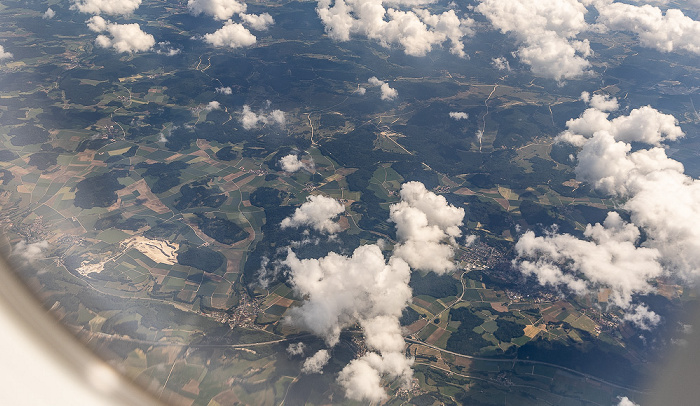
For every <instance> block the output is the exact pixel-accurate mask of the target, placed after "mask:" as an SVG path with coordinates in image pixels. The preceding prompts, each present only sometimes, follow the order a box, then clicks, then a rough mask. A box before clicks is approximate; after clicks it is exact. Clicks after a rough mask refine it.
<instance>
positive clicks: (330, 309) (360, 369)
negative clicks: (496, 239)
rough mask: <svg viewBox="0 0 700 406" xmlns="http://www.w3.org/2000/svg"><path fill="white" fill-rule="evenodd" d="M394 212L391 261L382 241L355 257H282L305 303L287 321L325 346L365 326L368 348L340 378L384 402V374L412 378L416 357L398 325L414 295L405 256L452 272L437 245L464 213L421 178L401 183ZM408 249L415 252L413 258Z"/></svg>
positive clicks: (351, 390)
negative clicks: (346, 331)
mask: <svg viewBox="0 0 700 406" xmlns="http://www.w3.org/2000/svg"><path fill="white" fill-rule="evenodd" d="M390 213H391V220H392V221H393V222H394V223H396V228H397V233H396V234H397V237H398V238H399V244H397V245H396V246H395V247H394V252H393V255H392V256H391V257H390V258H389V260H388V261H387V260H386V258H385V257H384V254H383V252H382V248H381V247H380V245H379V244H368V245H363V246H360V247H359V248H357V249H356V250H355V251H354V252H353V253H352V255H351V256H344V255H340V254H337V253H335V252H331V253H330V254H328V255H327V256H326V257H323V258H319V259H299V258H298V257H297V256H296V255H295V253H294V252H293V251H292V249H291V248H289V249H288V253H287V258H286V259H285V260H284V261H282V264H283V265H285V266H287V267H288V268H289V276H290V279H289V282H290V284H291V285H292V288H293V289H294V291H295V292H296V293H297V294H298V295H299V296H300V297H303V298H304V301H303V303H302V305H301V306H299V307H295V308H291V309H290V310H289V311H288V313H289V315H288V316H287V318H286V320H287V321H288V322H289V323H292V324H294V325H296V326H298V327H301V328H304V329H306V330H308V331H310V332H312V333H314V334H315V335H317V336H319V337H322V338H323V339H324V340H325V342H326V344H327V345H328V346H334V345H335V344H337V343H338V341H339V338H340V332H341V331H342V330H343V329H344V328H347V327H350V326H353V325H356V324H359V325H360V327H361V328H362V332H363V334H364V337H365V343H366V345H367V348H368V349H369V351H368V352H367V353H365V355H363V356H362V357H360V358H358V359H355V360H353V361H351V362H350V363H349V364H348V365H346V366H345V367H344V368H343V370H342V371H341V372H340V374H339V376H338V382H339V383H340V384H341V385H342V386H343V387H344V388H345V393H346V396H347V397H349V398H351V399H356V400H366V401H370V402H378V401H381V400H383V399H386V396H387V395H386V392H385V390H384V388H383V387H382V385H381V380H382V377H383V376H385V375H386V376H389V377H392V378H401V380H402V382H403V383H404V384H405V385H408V383H409V382H410V380H411V377H412V370H411V365H412V364H413V360H412V359H410V358H406V357H405V355H404V352H403V350H404V347H405V342H404V340H403V335H402V331H401V326H400V323H399V318H400V317H401V313H402V311H403V309H404V308H405V307H406V306H407V305H408V303H409V301H410V299H411V288H410V287H409V286H408V282H409V280H410V274H411V268H410V267H409V264H408V263H407V261H406V260H404V257H407V258H408V260H410V261H411V262H414V263H415V264H416V266H417V267H419V268H422V269H431V268H435V269H437V270H438V271H443V272H444V271H445V270H447V269H453V265H449V264H446V263H445V261H449V260H450V259H451V258H452V255H453V252H452V248H451V247H447V249H446V250H442V249H440V247H439V246H438V245H445V246H446V245H447V244H448V243H450V240H452V239H454V238H455V237H457V236H459V235H460V231H459V225H461V223H462V218H463V216H464V210H462V209H457V208H455V207H452V206H449V205H448V204H447V201H446V200H445V199H444V197H442V196H438V195H435V194H434V193H432V192H429V191H427V190H426V189H425V186H423V184H421V183H419V182H409V183H405V184H404V185H403V186H402V188H401V202H399V203H396V204H394V205H392V206H391V207H390ZM419 245H427V246H428V247H427V248H425V247H422V246H419ZM402 247H403V248H402ZM406 247H414V249H416V250H418V254H416V253H410V255H409V253H408V252H407V251H408V249H407V248H406ZM417 255H425V256H427V257H426V258H422V259H421V258H417Z"/></svg>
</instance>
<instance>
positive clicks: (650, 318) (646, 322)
mask: <svg viewBox="0 0 700 406" xmlns="http://www.w3.org/2000/svg"><path fill="white" fill-rule="evenodd" d="M624 319H625V320H627V321H629V322H630V323H632V324H635V325H637V326H638V327H639V328H641V329H642V330H651V328H652V327H655V326H656V325H657V324H659V322H660V321H661V317H659V315H658V314H656V313H654V312H653V311H651V310H649V308H648V307H647V306H645V305H643V304H640V305H637V306H635V307H633V308H632V309H631V310H630V311H628V312H627V313H626V314H625V317H624Z"/></svg>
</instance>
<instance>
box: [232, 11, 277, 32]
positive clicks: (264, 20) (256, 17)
mask: <svg viewBox="0 0 700 406" xmlns="http://www.w3.org/2000/svg"><path fill="white" fill-rule="evenodd" d="M240 17H241V20H242V21H243V22H244V23H245V24H248V25H249V26H250V28H252V29H254V30H258V31H266V30H267V29H268V28H270V26H271V25H272V24H274V23H275V20H274V19H272V16H271V15H270V14H268V13H262V14H245V13H241V14H240Z"/></svg>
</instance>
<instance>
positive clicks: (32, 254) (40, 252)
mask: <svg viewBox="0 0 700 406" xmlns="http://www.w3.org/2000/svg"><path fill="white" fill-rule="evenodd" d="M47 249H49V242H48V241H46V240H42V241H37V242H33V243H27V241H24V240H22V241H20V242H18V243H17V244H15V246H14V247H13V248H12V256H15V257H19V258H21V259H22V260H24V261H25V262H28V263H30V264H31V263H34V261H36V260H39V259H42V258H44V251H46V250H47Z"/></svg>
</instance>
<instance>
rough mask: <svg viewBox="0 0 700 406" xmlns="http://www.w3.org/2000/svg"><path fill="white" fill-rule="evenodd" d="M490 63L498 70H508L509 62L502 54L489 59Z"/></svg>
mask: <svg viewBox="0 0 700 406" xmlns="http://www.w3.org/2000/svg"><path fill="white" fill-rule="evenodd" d="M491 65H492V66H493V67H494V68H496V69H498V70H505V71H508V72H510V62H508V60H507V59H506V58H505V57H503V56H500V57H498V58H493V59H491Z"/></svg>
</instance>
